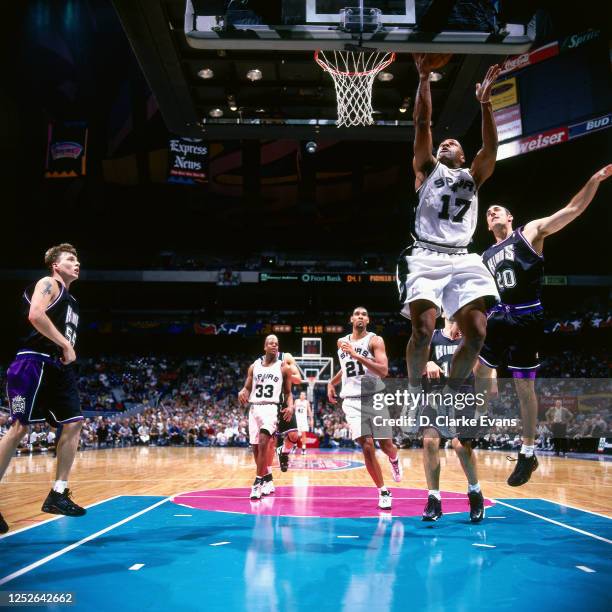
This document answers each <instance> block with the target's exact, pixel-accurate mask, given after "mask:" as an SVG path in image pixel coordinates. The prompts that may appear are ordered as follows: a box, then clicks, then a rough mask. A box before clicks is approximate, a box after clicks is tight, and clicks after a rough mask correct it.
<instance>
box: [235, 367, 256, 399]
mask: <svg viewBox="0 0 612 612" xmlns="http://www.w3.org/2000/svg"><path fill="white" fill-rule="evenodd" d="M252 389H253V364H251V365H250V366H249V371H248V373H247V377H246V380H245V381H244V387H242V389H240V391H239V392H238V401H239V402H240V403H241V404H242V405H243V406H246V405H247V404H248V403H249V397H250V395H251V390H252Z"/></svg>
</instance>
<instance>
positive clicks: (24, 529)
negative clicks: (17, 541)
mask: <svg viewBox="0 0 612 612" xmlns="http://www.w3.org/2000/svg"><path fill="white" fill-rule="evenodd" d="M118 497H121V495H113V497H109V498H108V499H103V500H102V501H99V502H95V503H93V504H89V505H88V506H85V508H93V507H94V506H99V505H100V504H105V503H106V502H109V501H112V500H113V499H117V498H118ZM61 518H63V515H62V514H58V515H57V516H53V517H51V518H49V519H47V520H45V521H40V522H36V523H34V525H28V526H27V527H22V528H21V529H15V531H9V532H8V533H5V534H4V535H1V536H0V540H3V539H4V538H9V537H10V536H14V535H15V534H16V533H21V532H23V531H27V530H28V529H32V528H33V527H40V525H46V524H47V523H51V522H52V521H57V520H58V519H61Z"/></svg>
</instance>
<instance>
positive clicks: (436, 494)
mask: <svg viewBox="0 0 612 612" xmlns="http://www.w3.org/2000/svg"><path fill="white" fill-rule="evenodd" d="M428 494H429V495H433V496H434V497H435V498H436V499H437V500H438V501H440V500H441V499H442V496H441V495H440V489H429V493H428Z"/></svg>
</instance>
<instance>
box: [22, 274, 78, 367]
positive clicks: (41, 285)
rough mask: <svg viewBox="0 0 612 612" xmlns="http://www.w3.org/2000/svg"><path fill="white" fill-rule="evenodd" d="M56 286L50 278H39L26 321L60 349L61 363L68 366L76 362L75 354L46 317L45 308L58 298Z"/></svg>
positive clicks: (65, 339)
mask: <svg viewBox="0 0 612 612" xmlns="http://www.w3.org/2000/svg"><path fill="white" fill-rule="evenodd" d="M58 291H59V290H58V288H57V284H56V283H55V282H54V281H53V279H52V278H51V277H50V276H45V277H44V278H41V279H40V280H39V281H38V282H37V283H36V287H34V292H33V293H32V299H31V301H30V311H29V313H28V321H29V322H30V323H31V324H32V326H33V327H34V328H35V329H36V331H38V332H40V333H41V334H42V335H43V336H45V338H49V340H51V342H54V343H55V344H57V345H58V346H59V347H60V348H61V349H62V353H63V355H62V363H63V364H64V365H68V364H69V363H72V362H73V361H75V360H76V354H75V352H74V349H73V348H72V345H71V344H70V342H69V341H68V339H67V338H66V337H65V336H64V335H63V334H62V333H61V332H60V331H59V330H58V329H57V327H55V325H53V322H52V321H51V319H50V318H49V317H48V316H47V308H48V307H49V304H51V302H52V301H53V300H55V299H56V298H57V296H58Z"/></svg>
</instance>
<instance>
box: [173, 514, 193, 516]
mask: <svg viewBox="0 0 612 612" xmlns="http://www.w3.org/2000/svg"><path fill="white" fill-rule="evenodd" d="M174 516H193V514H175V515H174Z"/></svg>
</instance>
